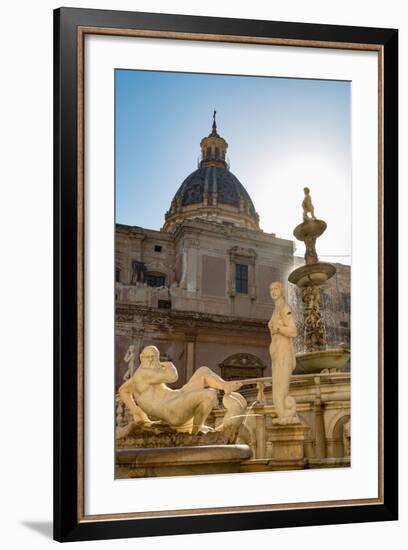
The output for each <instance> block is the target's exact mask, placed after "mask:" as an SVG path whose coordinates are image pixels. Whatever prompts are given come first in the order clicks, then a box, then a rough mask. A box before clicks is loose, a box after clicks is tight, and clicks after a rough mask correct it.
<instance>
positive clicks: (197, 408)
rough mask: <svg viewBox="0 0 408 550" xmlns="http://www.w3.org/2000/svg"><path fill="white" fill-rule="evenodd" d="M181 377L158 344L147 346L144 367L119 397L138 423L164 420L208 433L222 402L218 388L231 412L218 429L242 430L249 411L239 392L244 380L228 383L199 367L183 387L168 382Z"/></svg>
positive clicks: (146, 424)
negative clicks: (212, 416) (210, 418)
mask: <svg viewBox="0 0 408 550" xmlns="http://www.w3.org/2000/svg"><path fill="white" fill-rule="evenodd" d="M177 379H178V373H177V369H176V367H175V366H174V365H173V363H170V362H168V361H166V362H160V353H159V350H158V349H157V348H156V347H155V346H147V347H145V348H144V349H143V351H142V353H141V354H140V366H139V367H138V368H137V369H136V370H135V372H134V374H133V376H132V377H131V378H130V379H129V380H127V381H126V382H125V383H124V384H122V386H121V387H120V388H119V396H120V398H121V399H122V401H123V402H124V403H125V405H126V406H127V407H128V409H129V410H130V412H131V413H132V416H133V420H134V423H135V425H136V426H139V427H140V428H142V429H146V428H147V429H148V428H149V427H152V426H153V425H154V424H157V421H162V422H165V423H167V424H168V425H170V426H171V427H173V428H174V429H176V430H177V431H188V432H190V433H192V434H197V433H206V432H208V431H209V430H211V428H209V427H208V426H206V425H205V421H206V419H207V417H208V415H209V414H210V413H211V411H212V409H213V408H214V407H216V406H217V404H218V398H217V390H222V391H223V392H224V394H225V395H224V399H223V403H224V406H225V407H226V409H227V412H226V414H225V417H224V420H223V423H222V424H221V426H219V427H218V428H217V430H216V431H228V433H230V432H231V431H233V432H234V434H235V435H236V434H237V433H238V430H239V428H240V426H241V424H242V421H243V419H244V417H245V411H246V400H245V398H244V397H243V396H242V395H240V394H239V393H235V391H236V390H238V389H239V388H240V387H241V385H242V384H241V383H240V382H238V381H231V382H226V381H225V380H223V379H222V378H221V377H220V376H218V375H217V374H215V373H214V372H213V371H212V370H211V369H209V368H208V367H200V368H199V369H197V370H196V371H195V372H194V374H193V375H192V377H191V378H190V380H189V381H188V382H187V383H186V384H185V385H184V386H183V387H181V388H180V389H172V388H169V387H168V386H167V385H166V384H171V383H173V382H176V380H177Z"/></svg>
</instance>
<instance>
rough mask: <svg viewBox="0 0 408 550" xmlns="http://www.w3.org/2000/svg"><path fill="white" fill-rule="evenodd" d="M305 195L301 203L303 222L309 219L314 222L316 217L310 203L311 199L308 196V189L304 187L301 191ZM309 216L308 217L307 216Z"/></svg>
mask: <svg viewBox="0 0 408 550" xmlns="http://www.w3.org/2000/svg"><path fill="white" fill-rule="evenodd" d="M303 191H304V193H305V197H304V199H303V202H302V208H303V221H304V222H307V221H309V220H310V219H312V220H315V219H316V216H315V213H314V206H313V203H312V197H311V196H310V189H309V188H308V187H305V188H304V189H303ZM309 214H310V216H309Z"/></svg>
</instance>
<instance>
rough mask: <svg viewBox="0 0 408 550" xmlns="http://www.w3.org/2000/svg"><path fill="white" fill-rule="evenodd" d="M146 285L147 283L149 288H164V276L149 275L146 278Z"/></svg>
mask: <svg viewBox="0 0 408 550" xmlns="http://www.w3.org/2000/svg"><path fill="white" fill-rule="evenodd" d="M145 283H147V286H164V275H151V274H149V273H148V274H147V275H146V277H145Z"/></svg>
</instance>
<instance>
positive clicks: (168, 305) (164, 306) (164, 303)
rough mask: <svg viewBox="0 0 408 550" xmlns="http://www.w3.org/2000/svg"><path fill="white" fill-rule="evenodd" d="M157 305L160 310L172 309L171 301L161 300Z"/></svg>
mask: <svg viewBox="0 0 408 550" xmlns="http://www.w3.org/2000/svg"><path fill="white" fill-rule="evenodd" d="M157 305H158V308H159V309H171V302H170V300H159V301H158V304H157Z"/></svg>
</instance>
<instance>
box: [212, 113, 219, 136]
mask: <svg viewBox="0 0 408 550" xmlns="http://www.w3.org/2000/svg"><path fill="white" fill-rule="evenodd" d="M216 114H217V111H216V110H214V112H213V124H212V135H213V136H217V135H218V134H217V123H216V121H215V115H216Z"/></svg>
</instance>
